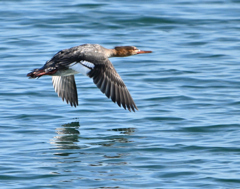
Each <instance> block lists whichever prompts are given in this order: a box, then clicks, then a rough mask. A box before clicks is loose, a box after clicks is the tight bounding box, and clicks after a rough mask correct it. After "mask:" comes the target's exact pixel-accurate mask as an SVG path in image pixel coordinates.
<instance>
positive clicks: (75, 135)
mask: <svg viewBox="0 0 240 189" xmlns="http://www.w3.org/2000/svg"><path fill="white" fill-rule="evenodd" d="M79 127H80V124H79V122H71V123H67V124H63V125H62V127H59V128H56V133H57V134H58V135H57V136H55V137H54V139H53V141H52V144H54V145H55V146H56V147H57V148H58V149H79V148H80V147H79V146H78V144H77V143H78V142H79V135H80V132H79V130H78V129H79Z"/></svg>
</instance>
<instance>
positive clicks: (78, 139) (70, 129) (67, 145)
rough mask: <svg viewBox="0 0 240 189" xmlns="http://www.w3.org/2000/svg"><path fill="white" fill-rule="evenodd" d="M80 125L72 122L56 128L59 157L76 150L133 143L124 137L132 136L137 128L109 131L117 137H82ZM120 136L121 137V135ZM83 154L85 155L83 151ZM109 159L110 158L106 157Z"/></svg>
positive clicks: (55, 144) (56, 146)
mask: <svg viewBox="0 0 240 189" xmlns="http://www.w3.org/2000/svg"><path fill="white" fill-rule="evenodd" d="M79 128H80V123H79V122H78V121H77V122H71V123H67V124H63V125H61V127H58V128H56V133H57V136H55V137H54V138H53V140H52V142H51V143H52V144H53V145H54V146H55V148H54V149H55V150H57V152H55V153H54V154H55V155H58V156H69V155H71V154H72V153H76V151H72V150H74V149H88V148H91V147H93V146H94V147H95V146H105V147H110V146H113V145H114V144H116V143H120V144H121V143H122V144H123V143H131V142H133V141H131V140H129V138H128V137H126V136H124V135H131V134H132V133H134V132H135V128H115V129H109V130H108V131H114V132H117V135H112V134H110V135H109V132H106V134H107V133H108V136H107V137H106V136H101V137H99V135H92V136H90V137H89V135H88V136H80V131H79ZM119 134H120V135H119ZM81 153H84V152H83V151H82V152H81ZM106 157H108V156H106Z"/></svg>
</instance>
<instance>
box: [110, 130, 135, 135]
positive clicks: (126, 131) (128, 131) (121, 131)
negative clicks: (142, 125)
mask: <svg viewBox="0 0 240 189" xmlns="http://www.w3.org/2000/svg"><path fill="white" fill-rule="evenodd" d="M110 130H111V131H117V132H119V131H120V134H125V135H131V134H132V133H134V132H135V128H118V129H110Z"/></svg>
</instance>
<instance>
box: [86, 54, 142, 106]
mask: <svg viewBox="0 0 240 189" xmlns="http://www.w3.org/2000/svg"><path fill="white" fill-rule="evenodd" d="M94 65H95V67H94V68H92V69H91V71H90V72H89V73H88V76H89V77H90V78H93V82H94V83H95V84H96V85H97V87H98V88H99V89H100V90H101V91H102V92H103V93H104V94H105V95H106V96H107V97H108V98H111V99H112V101H113V102H114V103H115V102H117V104H118V106H120V107H121V105H122V106H123V108H124V109H126V108H127V109H128V110H129V111H131V110H132V111H135V110H138V108H137V106H136V104H135V103H134V101H133V99H132V97H131V95H130V93H129V91H128V89H127V87H126V85H125V84H124V82H123V80H122V78H121V77H120V75H119V74H118V73H117V71H116V70H115V68H114V67H113V65H112V63H111V62H110V60H109V59H108V58H106V59H102V60H101V61H98V62H97V63H94Z"/></svg>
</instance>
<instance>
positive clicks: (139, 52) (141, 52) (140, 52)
mask: <svg viewBox="0 0 240 189" xmlns="http://www.w3.org/2000/svg"><path fill="white" fill-rule="evenodd" d="M144 53H152V51H142V50H139V51H138V52H137V54H144Z"/></svg>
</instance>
